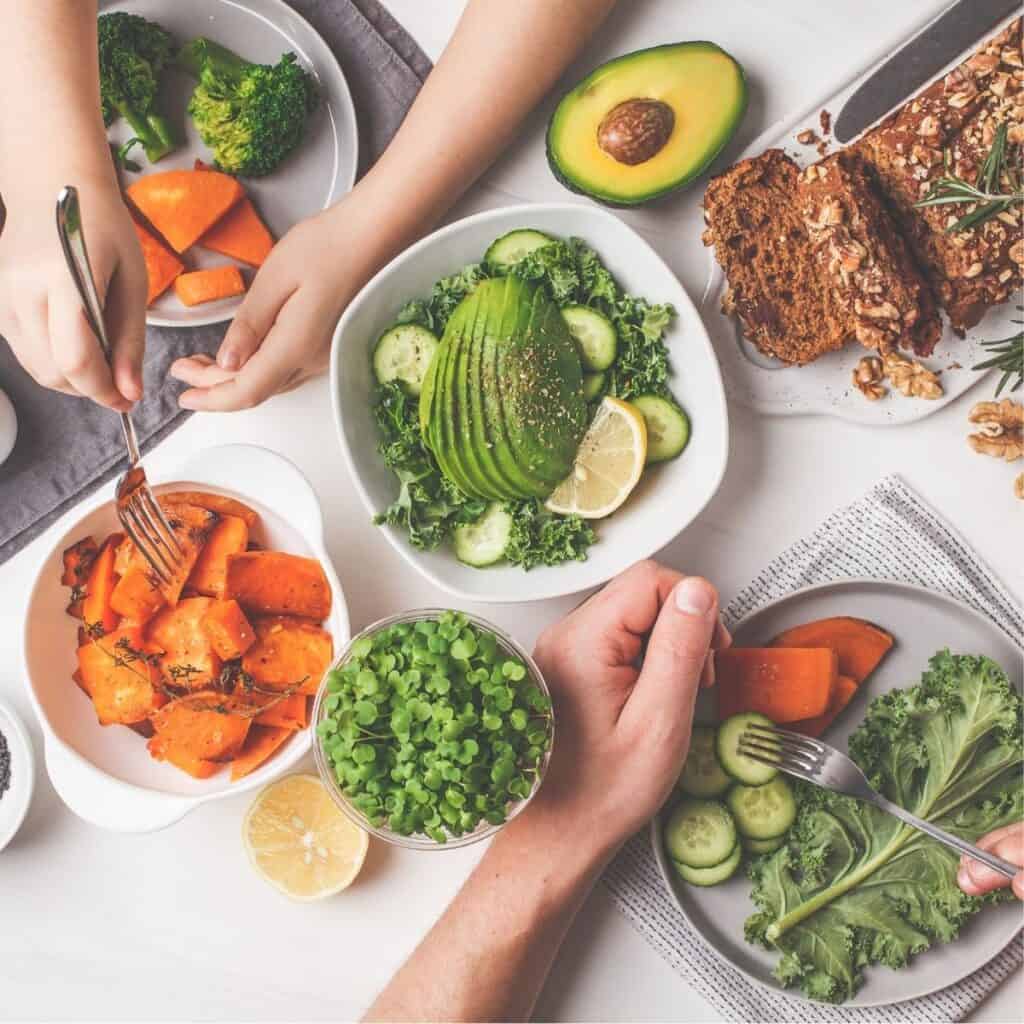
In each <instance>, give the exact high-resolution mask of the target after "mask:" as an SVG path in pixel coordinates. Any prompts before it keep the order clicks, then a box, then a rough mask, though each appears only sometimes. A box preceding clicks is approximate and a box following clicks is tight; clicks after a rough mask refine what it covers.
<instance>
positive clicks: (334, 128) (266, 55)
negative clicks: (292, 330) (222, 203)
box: [84, 0, 358, 327]
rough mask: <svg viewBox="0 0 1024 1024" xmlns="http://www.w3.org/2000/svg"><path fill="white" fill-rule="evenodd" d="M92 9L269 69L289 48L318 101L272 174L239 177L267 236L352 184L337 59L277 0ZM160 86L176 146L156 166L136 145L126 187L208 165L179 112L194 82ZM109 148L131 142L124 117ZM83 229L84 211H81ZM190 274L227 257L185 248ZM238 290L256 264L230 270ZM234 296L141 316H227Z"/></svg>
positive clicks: (345, 98)
mask: <svg viewBox="0 0 1024 1024" xmlns="http://www.w3.org/2000/svg"><path fill="white" fill-rule="evenodd" d="M100 9H101V13H106V12H108V11H130V12H131V13H133V14H141V15H142V16H143V17H144V18H148V19H150V20H151V21H156V22H159V24H161V25H163V26H164V28H166V29H167V30H168V31H169V32H170V33H171V34H172V35H173V36H174V37H175V39H177V40H178V41H179V42H182V43H184V42H186V41H187V40H189V39H192V38H194V37H195V36H200V35H204V36H208V37H209V38H211V39H213V40H214V41H216V42H218V43H221V44H223V45H224V46H227V47H228V48H229V49H231V50H234V51H235V52H236V53H238V54H239V55H240V56H242V57H245V58H247V59H249V60H252V61H256V62H258V63H265V64H276V63H277V61H278V59H279V58H280V56H281V54H283V53H287V52H288V51H291V52H293V53H295V54H296V56H297V57H298V58H299V61H300V63H301V64H302V66H303V67H304V68H306V70H307V71H309V72H310V73H311V74H312V75H313V77H314V78H315V79H316V82H317V89H318V91H319V94H320V105H319V107H318V109H317V111H316V112H315V113H314V114H313V115H312V116H311V117H310V119H309V124H308V125H307V132H306V136H305V139H304V141H303V142H302V144H301V145H300V146H299V148H298V149H297V150H296V151H295V152H294V153H293V154H292V155H291V156H290V157H289V158H288V159H287V160H286V161H285V162H284V163H283V164H282V165H281V166H280V167H279V168H278V169H277V170H276V171H275V172H274V173H273V174H269V175H267V176H266V177H263V178H244V179H242V183H243V184H244V185H245V188H246V191H247V192H248V194H249V195H250V196H251V197H252V200H253V202H254V203H255V204H256V207H257V209H258V210H259V211H260V216H261V217H262V218H263V220H264V221H265V222H266V224H267V227H268V228H269V229H270V233H271V234H272V235H273V236H274V238H275V239H277V238H280V237H281V236H282V235H283V234H284V233H285V232H286V231H287V230H288V229H289V228H290V227H292V225H293V224H296V223H298V222H299V221H300V220H303V219H304V218H306V217H310V216H312V215H313V214H315V213H318V212H319V211H320V210H323V209H325V208H326V207H328V206H330V205H331V204H332V203H333V202H335V201H336V200H337V199H338V198H339V197H340V196H342V195H344V194H345V193H346V192H348V191H349V190H350V189H351V188H352V185H353V183H354V182H355V178H356V162H357V159H358V139H357V128H356V112H355V107H354V106H353V104H352V96H351V94H350V93H349V89H348V84H347V83H346V81H345V75H344V74H343V72H342V70H341V68H340V67H339V66H338V61H337V59H336V58H335V56H334V54H333V53H332V52H331V50H330V48H329V47H328V45H327V44H326V43H325V42H324V41H323V39H322V38H321V37H320V35H319V33H317V31H316V29H314V28H313V26H312V25H310V24H309V22H308V21H306V20H305V19H304V18H303V17H301V16H300V15H299V14H297V13H296V12H295V11H293V10H292V9H291V8H290V7H289V6H288V5H287V4H286V3H284V2H283V0H106V2H104V3H101V4H100ZM166 78H167V80H166V84H165V86H164V89H165V90H166V95H167V98H168V101H169V110H170V113H171V115H172V117H173V120H174V123H175V124H176V125H177V126H178V127H179V129H181V130H182V132H183V139H184V144H183V145H182V147H181V148H180V149H177V150H175V151H174V152H173V153H171V154H170V155H169V156H166V157H164V159H163V160H161V161H160V162H159V163H157V164H150V163H149V161H147V160H146V156H145V154H144V153H142V151H141V147H136V148H135V149H134V150H132V159H134V160H135V161H136V162H137V163H138V164H139V165H140V166H141V168H142V170H141V172H140V173H139V174H132V173H129V172H123V173H124V181H125V183H126V184H130V183H131V182H132V181H134V180H136V179H137V178H140V177H143V176H144V175H146V174H151V173H155V172H159V171H170V170H175V169H178V168H189V169H191V167H192V165H193V162H194V161H195V159H196V158H197V157H198V158H200V159H202V160H206V161H207V162H209V161H210V160H211V156H210V151H209V150H208V149H207V148H206V146H205V145H204V144H203V142H202V140H201V139H200V138H199V135H198V133H197V132H196V130H195V127H194V126H193V124H192V120H191V118H190V117H189V116H188V114H187V112H186V107H187V106H188V101H189V97H190V96H191V95H192V90H193V89H194V88H195V81H194V80H193V79H191V78H190V77H189V76H188V75H186V74H184V73H183V72H180V71H177V70H175V69H171V70H169V71H168V72H167V75H166ZM108 134H109V136H110V138H111V139H112V140H114V141H115V142H117V143H118V144H120V143H122V142H124V141H126V140H127V139H129V138H131V134H132V133H131V129H130V128H129V127H128V125H127V124H125V122H124V121H115V122H114V124H112V125H111V126H110V130H109V132H108ZM84 217H85V227H86V233H88V227H89V222H88V217H89V211H88V210H85V211H84ZM182 260H183V261H184V262H185V264H186V266H187V268H188V269H189V270H196V269H201V268H205V267H214V266H219V265H220V264H223V263H227V262H231V261H230V260H229V259H228V257H226V256H221V255H218V254H217V253H213V252H206V251H205V250H203V249H200V248H198V247H197V246H193V248H191V249H190V250H189V251H188V252H187V253H186V254H185V255H183V256H182ZM239 266H240V267H241V270H242V276H243V277H244V278H245V280H246V284H247V285H249V284H251V283H252V279H253V277H254V276H255V272H256V271H255V268H253V267H246V266H244V265H242V264H239ZM241 301H242V300H241V297H236V298H233V299H221V300H220V301H218V302H210V303H205V304H203V305H201V306H194V307H191V308H189V307H188V306H185V305H184V304H182V303H181V302H179V300H178V298H177V297H176V296H175V294H174V289H173V288H172V289H171V290H170V291H169V292H165V293H164V294H163V295H162V296H161V297H160V298H159V299H157V300H156V302H154V303H153V305H152V306H151V307H150V308H149V310H148V312H147V314H146V323H148V324H154V325H156V326H160V327H198V326H201V325H203V324H215V323H219V322H220V321H222V320H230V319H231V317H232V316H234V314H235V310H237V309H238V307H239V306H240V305H241Z"/></svg>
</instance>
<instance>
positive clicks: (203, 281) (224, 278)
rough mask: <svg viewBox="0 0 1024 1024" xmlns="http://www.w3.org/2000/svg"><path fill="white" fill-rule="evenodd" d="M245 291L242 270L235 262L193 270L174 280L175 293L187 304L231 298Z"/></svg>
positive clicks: (193, 304) (194, 304)
mask: <svg viewBox="0 0 1024 1024" xmlns="http://www.w3.org/2000/svg"><path fill="white" fill-rule="evenodd" d="M244 291H245V281H244V280H243V279H242V272H241V271H240V270H239V269H238V267H236V266H235V265H234V263H225V264H224V265H223V266H222V267H210V268H209V269H208V270H192V271H190V272H189V273H187V274H182V275H181V276H180V277H177V278H175V280H174V294H175V295H177V296H178V298H179V299H181V301H182V302H184V303H185V305H186V306H199V305H201V304H202V303H204V302H215V301H216V300H217V299H230V298H231V296H232V295H241V294H242V292H244Z"/></svg>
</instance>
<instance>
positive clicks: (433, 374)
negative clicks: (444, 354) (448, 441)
mask: <svg viewBox="0 0 1024 1024" xmlns="http://www.w3.org/2000/svg"><path fill="white" fill-rule="evenodd" d="M440 355H441V346H440V345H438V347H437V350H436V351H435V352H434V357H433V358H432V359H431V360H430V365H429V366H428V367H427V375H426V376H425V377H424V378H423V387H422V388H421V389H420V398H419V419H420V433H421V434H422V435H423V440H424V442H425V443H426V445H427V447H428V448H429V447H430V439H429V436H428V428H429V425H430V406H431V403H432V402H433V400H434V384H435V381H436V380H437V364H438V362H440V359H439V358H438V357H439V356H440Z"/></svg>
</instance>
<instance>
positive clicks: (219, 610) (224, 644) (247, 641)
mask: <svg viewBox="0 0 1024 1024" xmlns="http://www.w3.org/2000/svg"><path fill="white" fill-rule="evenodd" d="M200 626H201V627H202V629H203V632H204V633H205V634H206V635H207V637H208V638H209V640H210V644H211V645H212V646H213V649H214V651H216V653H217V654H218V656H219V657H221V658H222V659H223V660H224V661H232V660H234V659H235V658H240V657H241V656H242V655H243V654H245V652H246V651H247V650H249V648H250V647H252V645H253V644H254V643H255V642H256V631H255V630H254V629H253V628H252V625H251V624H250V622H249V620H248V619H247V618H246V617H245V612H243V611H242V608H241V605H239V603H238V602H237V601H214V602H213V603H212V604H211V605H210V606H209V607H208V608H207V610H206V613H205V614H204V615H203V617H202V619H201V621H200Z"/></svg>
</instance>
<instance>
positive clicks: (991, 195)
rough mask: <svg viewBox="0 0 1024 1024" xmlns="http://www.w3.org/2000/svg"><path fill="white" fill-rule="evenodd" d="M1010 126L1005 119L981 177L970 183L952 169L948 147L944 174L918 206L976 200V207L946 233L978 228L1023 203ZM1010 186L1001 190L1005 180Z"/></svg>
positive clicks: (1023, 193)
mask: <svg viewBox="0 0 1024 1024" xmlns="http://www.w3.org/2000/svg"><path fill="white" fill-rule="evenodd" d="M1008 131H1009V125H1008V124H1007V123H1006V122H1005V121H1004V122H1003V123H1002V124H1001V125H1000V126H999V127H998V128H997V129H996V134H995V138H994V139H993V140H992V148H991V149H990V150H989V151H988V155H987V156H986V157H985V162H984V163H983V164H982V165H981V170H980V171H979V172H978V180H977V181H976V182H974V184H971V182H969V181H965V180H964V179H963V178H960V177H958V176H957V175H956V174H954V173H953V170H952V164H953V160H952V156H951V154H950V152H949V150H948V149H947V150H946V152H945V154H944V156H943V167H944V169H945V172H946V173H945V174H944V175H943V176H942V177H940V178H936V180H935V181H934V183H933V184H932V187H931V189H930V190H929V192H928V194H927V195H926V196H925V197H924V199H922V200H920V201H919V202H916V203H915V204H914V205H915V206H916V207H926V206H946V205H948V204H950V203H973V204H974V209H973V210H970V211H969V212H968V213H965V214H964V215H963V216H962V217H960V218H959V219H958V220H956V221H955V222H954V223H952V224H950V225H949V227H947V228H946V234H947V235H949V234H954V233H956V232H960V231H967V230H969V229H970V228H973V227H977V226H978V225H979V224H983V223H984V222H985V221H987V220H991V219H992V218H993V217H998V216H999V214H1000V213H1002V212H1003V211H1004V210H1009V209H1010V208H1011V207H1012V206H1014V204H1016V203H1024V191H1022V190H1021V183H1020V178H1019V177H1018V175H1017V170H1016V168H1015V167H1014V166H1013V164H1012V162H1011V161H1007V159H1006V157H1007V141H1006V140H1007V132H1008ZM1004 179H1005V181H1006V183H1007V184H1008V185H1009V188H1010V191H1009V192H1002V191H1000V189H1001V188H1002V183H1003V180H1004Z"/></svg>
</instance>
